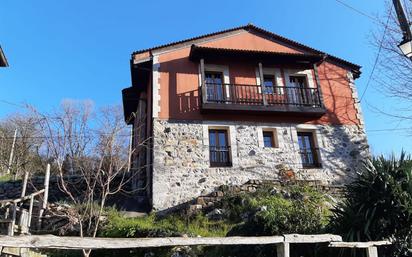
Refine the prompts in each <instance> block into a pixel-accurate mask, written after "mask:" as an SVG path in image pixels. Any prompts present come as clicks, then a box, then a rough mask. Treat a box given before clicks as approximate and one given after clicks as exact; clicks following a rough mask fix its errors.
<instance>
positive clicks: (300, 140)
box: [298, 136, 305, 150]
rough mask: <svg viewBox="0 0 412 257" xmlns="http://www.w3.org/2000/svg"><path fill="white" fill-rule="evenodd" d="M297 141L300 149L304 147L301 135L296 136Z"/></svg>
mask: <svg viewBox="0 0 412 257" xmlns="http://www.w3.org/2000/svg"><path fill="white" fill-rule="evenodd" d="M298 143H299V148H300V150H303V149H305V146H304V143H303V137H302V136H298Z"/></svg>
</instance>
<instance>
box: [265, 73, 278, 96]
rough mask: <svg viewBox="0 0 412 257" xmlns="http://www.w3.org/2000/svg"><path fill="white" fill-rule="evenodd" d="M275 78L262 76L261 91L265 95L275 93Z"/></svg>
mask: <svg viewBox="0 0 412 257" xmlns="http://www.w3.org/2000/svg"><path fill="white" fill-rule="evenodd" d="M274 86H275V76H273V75H263V90H264V93H265V94H274V93H275V87H274Z"/></svg>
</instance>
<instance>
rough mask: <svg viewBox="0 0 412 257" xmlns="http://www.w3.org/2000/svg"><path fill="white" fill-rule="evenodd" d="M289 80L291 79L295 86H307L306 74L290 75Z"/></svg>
mask: <svg viewBox="0 0 412 257" xmlns="http://www.w3.org/2000/svg"><path fill="white" fill-rule="evenodd" d="M289 81H290V84H292V86H293V87H297V88H307V83H306V82H307V80H306V76H290V77H289Z"/></svg>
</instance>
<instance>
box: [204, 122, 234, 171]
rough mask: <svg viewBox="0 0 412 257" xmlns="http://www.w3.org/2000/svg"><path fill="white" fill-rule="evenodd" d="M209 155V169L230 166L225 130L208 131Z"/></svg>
mask: <svg viewBox="0 0 412 257" xmlns="http://www.w3.org/2000/svg"><path fill="white" fill-rule="evenodd" d="M209 155H210V166H211V167H228V166H232V162H231V160H230V146H229V144H228V135H227V130H224V129H210V130H209Z"/></svg>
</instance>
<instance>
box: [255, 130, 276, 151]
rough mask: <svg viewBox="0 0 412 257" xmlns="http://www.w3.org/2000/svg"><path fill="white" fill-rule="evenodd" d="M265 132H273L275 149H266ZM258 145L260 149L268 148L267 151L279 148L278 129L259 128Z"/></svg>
mask: <svg viewBox="0 0 412 257" xmlns="http://www.w3.org/2000/svg"><path fill="white" fill-rule="evenodd" d="M264 132H271V133H272V135H273V143H274V145H273V147H265V142H264V140H263V133H264ZM258 144H259V147H262V148H267V149H273V148H279V146H280V143H279V135H278V129H277V128H274V127H261V128H259V134H258Z"/></svg>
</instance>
